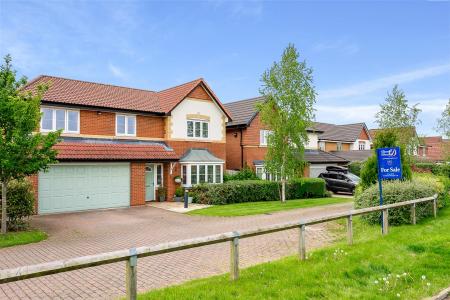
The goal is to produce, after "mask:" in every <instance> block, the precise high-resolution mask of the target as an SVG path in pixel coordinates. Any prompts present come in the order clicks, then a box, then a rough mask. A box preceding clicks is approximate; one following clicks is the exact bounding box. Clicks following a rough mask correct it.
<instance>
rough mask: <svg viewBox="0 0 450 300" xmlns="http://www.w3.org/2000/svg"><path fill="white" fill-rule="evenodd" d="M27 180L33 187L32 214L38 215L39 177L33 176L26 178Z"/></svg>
mask: <svg viewBox="0 0 450 300" xmlns="http://www.w3.org/2000/svg"><path fill="white" fill-rule="evenodd" d="M28 180H29V181H30V182H31V185H32V186H33V194H34V213H35V214H37V213H38V204H39V191H38V187H39V185H38V184H39V175H38V174H34V175H31V176H28Z"/></svg>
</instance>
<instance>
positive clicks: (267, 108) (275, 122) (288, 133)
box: [258, 44, 316, 200]
mask: <svg viewBox="0 0 450 300" xmlns="http://www.w3.org/2000/svg"><path fill="white" fill-rule="evenodd" d="M261 81H262V83H263V86H262V87H261V89H260V93H261V95H262V96H264V97H265V99H266V101H265V102H264V103H261V104H260V105H259V106H258V109H259V113H260V117H261V121H262V123H263V124H264V125H266V126H267V128H268V129H270V130H271V134H270V135H269V136H268V143H267V154H266V158H265V167H266V169H267V170H268V171H269V173H272V174H280V178H281V180H282V184H283V186H284V183H285V181H286V178H287V177H290V178H292V177H294V176H295V175H296V174H299V173H302V170H303V168H304V166H305V162H304V159H303V155H304V150H305V144H307V143H308V134H307V128H308V127H310V125H311V123H312V121H313V119H314V109H313V105H314V103H315V101H316V92H315V90H314V85H313V77H312V69H311V68H309V67H307V65H306V62H305V61H302V62H300V61H299V53H298V52H297V49H296V48H295V47H294V45H292V44H290V45H289V46H288V47H287V48H286V49H285V50H284V52H283V56H282V57H281V61H280V62H274V64H273V66H272V67H271V68H270V69H269V70H267V71H265V72H264V74H263V75H262V78H261ZM282 198H283V197H282ZM282 200H284V198H283V199H282Z"/></svg>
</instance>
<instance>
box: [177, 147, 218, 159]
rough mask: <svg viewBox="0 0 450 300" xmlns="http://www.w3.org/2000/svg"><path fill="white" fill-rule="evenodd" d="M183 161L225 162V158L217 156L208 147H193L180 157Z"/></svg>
mask: <svg viewBox="0 0 450 300" xmlns="http://www.w3.org/2000/svg"><path fill="white" fill-rule="evenodd" d="M181 162H185V163H186V162H215V163H224V162H225V161H224V160H223V159H220V158H218V157H215V156H214V155H213V154H212V153H211V152H209V150H208V149H195V148H191V149H189V150H188V151H186V153H185V154H184V155H183V157H182V158H181V159H180V163H181Z"/></svg>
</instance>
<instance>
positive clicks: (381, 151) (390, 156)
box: [377, 147, 402, 229]
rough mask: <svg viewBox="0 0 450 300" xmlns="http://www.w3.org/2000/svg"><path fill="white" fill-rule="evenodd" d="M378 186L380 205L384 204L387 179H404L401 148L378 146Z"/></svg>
mask: <svg viewBox="0 0 450 300" xmlns="http://www.w3.org/2000/svg"><path fill="white" fill-rule="evenodd" d="M377 160H378V188H379V190H380V206H381V205H383V184H382V181H383V180H385V179H402V159H401V157H400V148H399V147H392V148H378V149H377ZM383 214H384V212H382V213H381V228H382V229H383Z"/></svg>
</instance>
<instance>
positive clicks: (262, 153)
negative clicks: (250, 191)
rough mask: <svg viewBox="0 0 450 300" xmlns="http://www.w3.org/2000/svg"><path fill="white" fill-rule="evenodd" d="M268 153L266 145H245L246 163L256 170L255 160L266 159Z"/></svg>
mask: <svg viewBox="0 0 450 300" xmlns="http://www.w3.org/2000/svg"><path fill="white" fill-rule="evenodd" d="M266 153H267V148H266V147H244V165H247V166H249V167H250V168H252V169H253V170H254V169H255V166H254V165H253V161H255V160H264V159H265V157H266Z"/></svg>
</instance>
